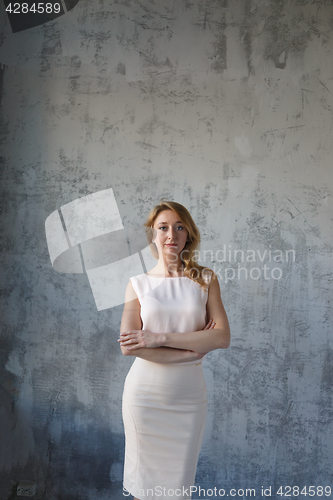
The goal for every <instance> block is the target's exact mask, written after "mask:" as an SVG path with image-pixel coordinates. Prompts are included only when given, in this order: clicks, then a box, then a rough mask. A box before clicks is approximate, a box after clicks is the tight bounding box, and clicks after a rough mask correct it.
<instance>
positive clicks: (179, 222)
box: [158, 220, 183, 225]
mask: <svg viewBox="0 0 333 500" xmlns="http://www.w3.org/2000/svg"><path fill="white" fill-rule="evenodd" d="M160 224H167V222H159V223H158V225H160ZM175 224H183V223H182V221H181V220H177V221H176V222H175Z"/></svg>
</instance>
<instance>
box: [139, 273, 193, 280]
mask: <svg viewBox="0 0 333 500" xmlns="http://www.w3.org/2000/svg"><path fill="white" fill-rule="evenodd" d="M145 275H146V276H149V278H158V279H161V278H165V279H167V280H169V279H177V278H187V276H154V275H151V274H148V273H145Z"/></svg>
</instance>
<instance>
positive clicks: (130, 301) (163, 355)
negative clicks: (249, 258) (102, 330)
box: [119, 275, 230, 363]
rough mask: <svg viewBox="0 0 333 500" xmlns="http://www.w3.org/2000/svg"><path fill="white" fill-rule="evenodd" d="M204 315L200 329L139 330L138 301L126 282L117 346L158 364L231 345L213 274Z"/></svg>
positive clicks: (186, 358)
mask: <svg viewBox="0 0 333 500" xmlns="http://www.w3.org/2000/svg"><path fill="white" fill-rule="evenodd" d="M207 318H209V321H208V323H207V325H206V326H205V328H204V329H203V330H199V331H196V332H185V333H182V334H181V335H180V334H179V333H178V332H170V333H153V332H149V331H146V330H142V322H141V317H140V303H139V300H138V298H137V296H136V294H135V292H134V290H133V287H132V284H131V282H129V284H128V286H127V290H126V297H125V307H124V312H123V316H122V321H121V326H120V331H121V334H120V339H119V342H120V347H121V351H122V353H123V354H124V355H127V356H128V355H129V356H137V357H140V358H143V359H146V360H148V361H155V362H157V363H181V362H184V361H192V360H197V359H201V358H202V357H203V356H204V355H205V354H206V353H207V352H209V351H213V350H214V349H219V348H220V349H225V348H227V347H228V346H229V344H230V328H229V322H228V318H227V315H226V312H225V309H224V307H223V304H222V300H221V295H220V287H219V283H218V280H217V277H216V275H214V276H213V278H212V281H211V284H210V287H209V291H208V299H207Z"/></svg>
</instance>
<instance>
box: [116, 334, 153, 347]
mask: <svg viewBox="0 0 333 500" xmlns="http://www.w3.org/2000/svg"><path fill="white" fill-rule="evenodd" d="M118 342H120V345H121V346H124V347H126V349H128V350H134V349H140V348H141V347H148V348H152V347H161V346H162V338H161V334H159V333H153V332H148V331H147V330H131V331H130V332H122V333H121V334H120V339H118Z"/></svg>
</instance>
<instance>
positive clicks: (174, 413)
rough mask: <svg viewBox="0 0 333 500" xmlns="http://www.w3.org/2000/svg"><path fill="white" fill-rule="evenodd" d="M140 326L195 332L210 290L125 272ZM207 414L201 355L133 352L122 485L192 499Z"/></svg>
mask: <svg viewBox="0 0 333 500" xmlns="http://www.w3.org/2000/svg"><path fill="white" fill-rule="evenodd" d="M131 282H132V285H133V288H134V291H135V292H136V294H137V296H138V299H139V302H140V305H141V319H142V323H143V326H142V329H143V330H148V331H151V332H155V333H163V332H179V335H181V334H182V332H193V331H197V330H203V328H204V327H205V324H206V303H207V297H208V293H207V290H204V289H203V288H202V287H200V286H199V284H198V283H196V282H194V281H193V280H191V279H189V278H187V277H170V278H164V277H162V278H160V277H155V276H148V275H147V274H141V275H139V276H135V277H133V278H131ZM206 415H207V391H206V385H205V381H204V376H203V369H202V362H201V360H200V361H199V362H198V361H190V362H185V363H172V364H167V363H165V364H164V363H155V362H152V361H146V360H144V359H141V358H135V360H134V363H133V364H132V366H131V368H130V371H129V373H128V375H127V377H126V380H125V386H124V393H123V421H124V428H125V441H126V444H125V465H124V481H123V486H124V488H125V489H126V490H127V492H130V493H131V494H132V495H133V496H134V497H136V498H138V499H140V500H161V499H164V500H165V499H168V500H172V499H174V500H176V499H177V500H181V499H190V498H191V490H190V488H191V486H193V485H194V479H195V473H196V468H197V462H198V457H199V452H200V448H201V444H202V439H203V435H204V430H205V423H206Z"/></svg>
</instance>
